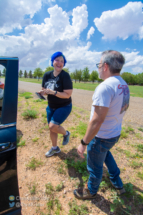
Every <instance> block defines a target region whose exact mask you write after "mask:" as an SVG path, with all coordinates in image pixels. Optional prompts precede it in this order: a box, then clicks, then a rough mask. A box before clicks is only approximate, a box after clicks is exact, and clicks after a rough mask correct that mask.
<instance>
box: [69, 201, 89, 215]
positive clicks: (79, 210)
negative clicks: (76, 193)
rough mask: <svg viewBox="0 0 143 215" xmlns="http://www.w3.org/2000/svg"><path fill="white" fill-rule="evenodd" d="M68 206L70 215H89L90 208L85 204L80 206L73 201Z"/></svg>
mask: <svg viewBox="0 0 143 215" xmlns="http://www.w3.org/2000/svg"><path fill="white" fill-rule="evenodd" d="M68 205H69V207H70V210H69V213H68V215H83V214H84V215H85V214H89V209H88V207H87V206H86V205H84V204H82V205H79V206H78V205H77V203H76V201H75V200H73V201H72V202H69V203H68Z"/></svg>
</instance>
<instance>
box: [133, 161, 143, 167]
mask: <svg viewBox="0 0 143 215" xmlns="http://www.w3.org/2000/svg"><path fill="white" fill-rule="evenodd" d="M130 166H131V167H132V168H134V169H136V168H139V167H142V166H143V164H142V163H141V162H140V163H139V162H136V161H131V162H130Z"/></svg>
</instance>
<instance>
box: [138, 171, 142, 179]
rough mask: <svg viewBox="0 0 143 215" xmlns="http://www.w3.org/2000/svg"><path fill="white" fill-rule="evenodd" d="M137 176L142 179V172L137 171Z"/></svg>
mask: <svg viewBox="0 0 143 215" xmlns="http://www.w3.org/2000/svg"><path fill="white" fill-rule="evenodd" d="M137 176H138V177H139V178H140V179H142V180H143V173H141V172H138V174H137Z"/></svg>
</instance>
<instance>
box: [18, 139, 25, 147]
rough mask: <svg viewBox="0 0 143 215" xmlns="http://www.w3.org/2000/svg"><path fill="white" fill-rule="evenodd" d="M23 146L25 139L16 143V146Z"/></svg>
mask: <svg viewBox="0 0 143 215" xmlns="http://www.w3.org/2000/svg"><path fill="white" fill-rule="evenodd" d="M19 146H20V147H21V146H25V140H22V141H21V142H20V143H17V147H19Z"/></svg>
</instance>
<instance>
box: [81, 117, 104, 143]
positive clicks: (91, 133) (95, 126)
mask: <svg viewBox="0 0 143 215" xmlns="http://www.w3.org/2000/svg"><path fill="white" fill-rule="evenodd" d="M101 124H102V122H100V121H95V120H91V121H90V122H89V124H88V128H87V130H86V134H85V136H84V138H83V140H84V142H85V143H89V142H90V141H91V140H92V139H93V138H94V137H95V135H96V134H97V133H98V131H99V129H100V127H101Z"/></svg>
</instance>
